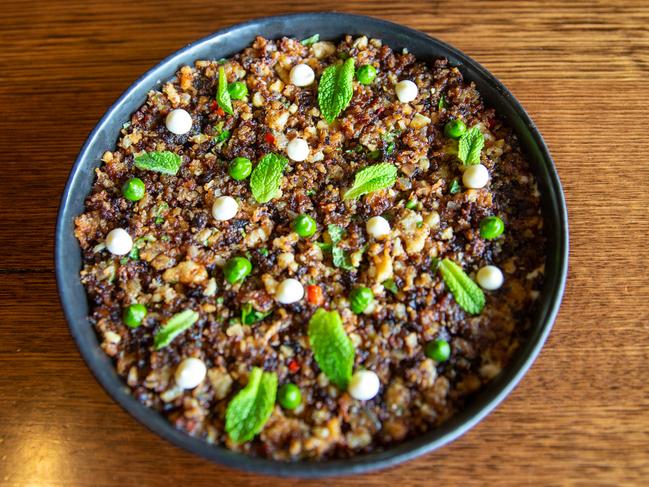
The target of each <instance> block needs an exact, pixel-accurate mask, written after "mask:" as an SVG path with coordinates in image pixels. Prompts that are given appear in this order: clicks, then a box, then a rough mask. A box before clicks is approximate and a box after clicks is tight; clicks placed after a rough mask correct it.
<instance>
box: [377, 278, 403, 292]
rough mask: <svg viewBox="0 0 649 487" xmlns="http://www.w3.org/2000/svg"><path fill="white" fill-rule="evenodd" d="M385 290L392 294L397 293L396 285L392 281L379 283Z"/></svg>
mask: <svg viewBox="0 0 649 487" xmlns="http://www.w3.org/2000/svg"><path fill="white" fill-rule="evenodd" d="M381 284H382V285H383V287H384V288H385V289H387V290H388V291H390V292H391V293H392V294H397V293H398V292H399V288H398V287H397V283H396V282H394V279H387V280H385V281H383V282H382V283H381Z"/></svg>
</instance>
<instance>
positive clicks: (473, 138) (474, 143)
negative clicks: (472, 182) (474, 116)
mask: <svg viewBox="0 0 649 487" xmlns="http://www.w3.org/2000/svg"><path fill="white" fill-rule="evenodd" d="M483 147H484V135H482V132H480V129H479V128H478V127H473V128H472V129H470V130H468V131H467V132H465V133H464V135H462V137H460V142H459V144H458V147H457V157H458V159H460V160H461V161H462V164H466V165H469V166H472V165H475V164H480V152H481V151H482V148H483Z"/></svg>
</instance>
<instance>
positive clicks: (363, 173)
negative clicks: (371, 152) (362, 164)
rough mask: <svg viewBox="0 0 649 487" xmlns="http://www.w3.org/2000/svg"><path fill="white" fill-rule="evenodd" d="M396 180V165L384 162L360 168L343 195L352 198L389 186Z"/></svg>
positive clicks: (344, 197) (347, 198)
mask: <svg viewBox="0 0 649 487" xmlns="http://www.w3.org/2000/svg"><path fill="white" fill-rule="evenodd" d="M396 180H397V167H396V166H395V165H394V164H389V163H387V162H384V163H382V164H374V165H372V166H367V167H366V168H365V169H361V170H360V171H358V172H357V173H356V176H354V185H353V186H352V187H351V188H350V189H349V190H348V191H347V192H346V193H345V194H344V195H343V199H344V200H352V199H356V198H359V197H361V196H363V195H364V194H367V193H371V192H373V191H377V190H379V189H384V188H389V187H391V186H392V185H393V184H394V183H395V181H396Z"/></svg>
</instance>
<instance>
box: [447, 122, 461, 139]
mask: <svg viewBox="0 0 649 487" xmlns="http://www.w3.org/2000/svg"><path fill="white" fill-rule="evenodd" d="M464 132H466V125H465V124H464V122H463V121H462V120H460V119H455V120H451V121H450V122H448V123H447V124H446V125H444V135H446V136H447V137H450V138H451V139H459V138H460V137H462V135H464Z"/></svg>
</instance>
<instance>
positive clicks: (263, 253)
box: [259, 247, 268, 257]
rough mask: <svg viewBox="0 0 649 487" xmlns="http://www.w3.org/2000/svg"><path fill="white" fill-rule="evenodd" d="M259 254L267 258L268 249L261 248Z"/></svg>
mask: <svg viewBox="0 0 649 487" xmlns="http://www.w3.org/2000/svg"><path fill="white" fill-rule="evenodd" d="M259 253H260V254H261V255H263V256H264V257H267V256H268V249H267V248H266V247H262V248H261V249H259Z"/></svg>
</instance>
